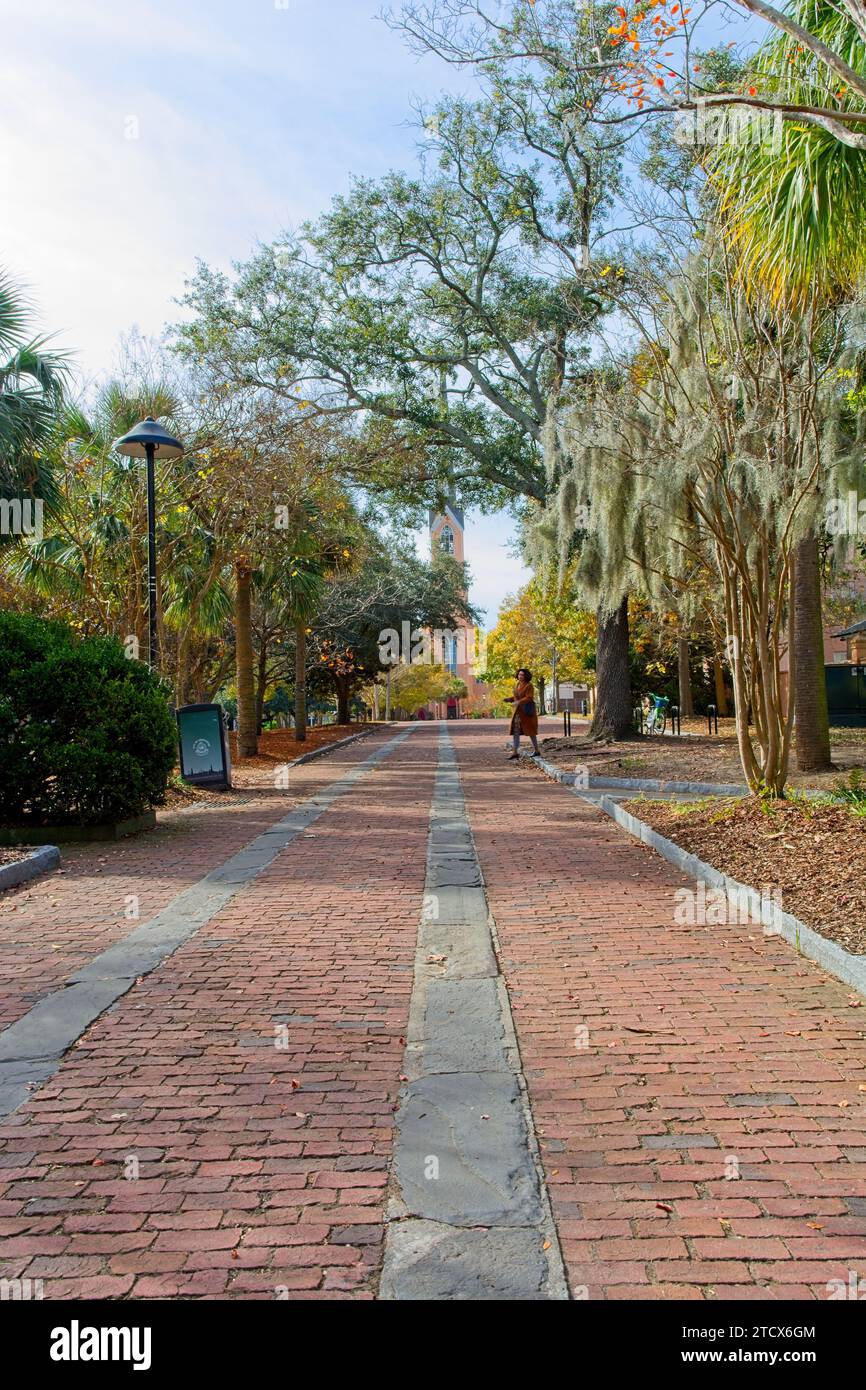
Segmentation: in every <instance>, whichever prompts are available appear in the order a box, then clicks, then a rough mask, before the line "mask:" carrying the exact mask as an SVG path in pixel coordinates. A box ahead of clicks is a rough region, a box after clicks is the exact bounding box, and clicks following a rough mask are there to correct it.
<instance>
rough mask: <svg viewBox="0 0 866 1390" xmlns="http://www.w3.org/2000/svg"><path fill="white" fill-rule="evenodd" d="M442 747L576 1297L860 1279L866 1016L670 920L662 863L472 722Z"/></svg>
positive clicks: (773, 943)
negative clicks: (452, 762)
mask: <svg viewBox="0 0 866 1390" xmlns="http://www.w3.org/2000/svg"><path fill="white" fill-rule="evenodd" d="M491 743H492V745H493V746H492V747H491ZM455 744H456V747H457V750H458V755H459V761H460V766H461V772H462V775H463V786H464V794H465V796H466V800H467V805H468V808H469V815H470V820H471V822H472V825H473V829H474V832H475V838H476V846H477V849H478V853H479V858H480V861H481V865H482V868H483V870H484V874H485V879H486V883H487V892H488V897H489V900H490V905H491V908H492V910H493V914H494V917H495V919H496V923H497V928H498V933H499V939H500V944H501V949H502V958H503V968H504V973H505V976H506V980H507V983H508V988H509V994H510V998H511V1002H512V1009H513V1011H514V1019H515V1023H516V1026H517V1032H518V1037H519V1039H520V1044H521V1052H522V1056H523V1064H524V1068H525V1073H526V1077H527V1081H528V1085H529V1091H530V1096H531V1099H532V1107H533V1113H534V1116H535V1122H536V1125H537V1127H538V1130H539V1134H540V1140H541V1144H542V1152H543V1159H544V1168H545V1174H546V1177H547V1182H548V1185H549V1189H550V1193H551V1197H552V1200H553V1204H554V1212H555V1215H556V1218H557V1224H558V1228H559V1233H560V1238H561V1243H562V1249H563V1255H564V1258H565V1262H566V1268H567V1273H568V1278H569V1282H570V1285H571V1288H572V1291H573V1292H575V1291H577V1292H578V1296H584V1295H583V1294H582V1293H581V1290H582V1289H583V1288H585V1289H586V1290H587V1291H588V1296H589V1297H590V1298H602V1297H604V1298H626V1299H633V1298H687V1299H697V1298H702V1297H714V1298H736V1299H742V1298H797V1299H810V1298H813V1297H815V1298H822V1299H826V1298H827V1297H828V1291H827V1282H828V1281H829V1280H833V1279H842V1280H843V1281H845V1283H846V1284H847V1282H848V1278H849V1271H850V1270H852V1269H854V1270H857V1271H859V1276H860V1278H863V1277H864V1275H866V1041H864V1029H866V1019H864V1013H866V1006H862V1007H861V1006H859V1005H858V1000H857V997H856V996H853V995H852V993H851V991H850V989H848V987H847V986H845V985H843V984H841V983H839V982H838V981H836V980H833V979H831V978H829V977H827V976H825V975H824V974H823V973H822V972H821V971H820V970H819V969H818V968H817V967H815V966H813V965H812V964H810V963H809V962H808V961H806V960H804V959H801V958H800V957H798V956H797V955H796V953H795V952H794V951H793V950H792V948H791V947H790V946H788V945H787V944H786V943H785V942H784V941H782V940H781V939H779V938H768V939H767V938H764V937H763V936H762V933H761V929H760V927H759V926H728V927H718V926H709V927H688V926H678V925H677V924H676V923H675V921H674V907H675V900H674V890H675V889H676V888H678V887H683V886H687V885H688V884H689V881H688V880H687V879H685V878H684V877H682V876H681V875H680V874H679V873H677V871H676V870H674V869H673V868H672V867H671V866H670V865H669V864H667V863H666V862H665V861H663V860H661V859H660V858H659V857H658V856H656V855H655V854H653V852H652V851H650V850H648V849H646V848H644V847H643V846H639V845H637V844H636V843H635V842H634V841H632V840H630V839H629V838H628V837H627V836H625V835H624V834H623V832H622V831H620V830H619V829H618V828H617V827H615V826H614V825H613V823H612V822H611V821H610V820H608V819H607V817H605V816H603V815H602V814H601V813H600V812H598V811H596V810H595V809H594V808H592V807H590V806H588V805H587V804H586V803H585V802H581V801H579V800H578V799H577V798H576V797H574V796H573V795H571V794H569V793H568V792H567V791H566V790H564V789H562V788H561V787H559V786H557V785H555V784H553V783H551V782H549V781H548V780H547V779H546V778H544V777H543V776H542V775H541V774H539V773H537V772H534V771H532V770H531V769H529V768H526V769H520V771H517V772H514V771H510V770H509V771H506V769H510V768H511V767H513V765H509V764H505V765H504V767H503V766H500V765H499V760H500V759H501V758H502V757H504V754H503V753H502V752H501V750H500V746H499V742H498V741H493V740H491V739H490V738H489V737H487V738H485V737H484V736H481V735H479V733H477V732H476V730H475V729H474V728H473V727H472V726H471V725H469V726H465V725H461V726H460V727H459V728H458V730H457V737H456V738H455ZM691 886H692V887H693V886H694V885H693V884H691ZM853 1005H858V1006H857V1007H854V1006H853ZM583 1029H586V1030H587V1031H586V1032H585V1033H584V1032H582V1031H578V1030H583ZM750 1100H751V1102H752V1103H751V1104H750V1103H749V1102H750ZM726 1160H727V1161H728V1167H727V1169H726ZM726 1171H739V1178H738V1179H736V1180H729V1179H727V1178H726Z"/></svg>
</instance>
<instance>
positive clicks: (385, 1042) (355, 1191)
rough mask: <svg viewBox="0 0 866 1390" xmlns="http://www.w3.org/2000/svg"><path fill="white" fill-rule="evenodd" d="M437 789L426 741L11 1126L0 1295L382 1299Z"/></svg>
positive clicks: (381, 772) (378, 773)
mask: <svg viewBox="0 0 866 1390" xmlns="http://www.w3.org/2000/svg"><path fill="white" fill-rule="evenodd" d="M314 766H315V764H314ZM434 768H435V736H434V734H433V732H432V731H425V730H424V729H423V728H419V729H418V730H417V731H414V732H413V734H412V737H411V738H409V739H407V740H404V741H403V742H402V743H400V744H399V745H397V746H396V747H395V748H393V749H392V751H391V752H390V755H389V756H388V757H387V758H384V759H383V760H381V761H380V762H379V763H378V765H376V766H374V767H372V768H371V769H370V770H369V772H368V773H367V774H366V775H364V776H361V777H359V778H358V779H357V780H356V781H355V782H354V784H353V785H352V786H350V787H349V788H348V789H347V790H346V792H345V794H344V795H343V796H341V797H340V799H339V800H337V801H335V802H334V803H333V804H332V805H331V806H330V808H329V809H328V810H327V811H326V813H324V814H322V815H321V816H320V818H319V819H318V820H317V822H316V823H315V825H314V826H313V828H312V830H306V831H304V832H303V833H302V834H300V835H298V836H297V838H296V839H295V840H294V841H293V842H292V843H291V844H289V845H288V846H287V847H286V848H285V849H283V850H282V851H281V852H280V853H279V854H278V855H277V857H276V858H275V859H274V860H273V862H272V863H271V864H270V866H269V867H268V868H265V869H263V870H262V871H261V872H260V873H259V874H258V875H257V876H256V877H255V878H254V879H253V880H251V881H250V882H249V883H248V884H246V886H244V887H242V889H241V891H240V892H238V893H237V894H236V895H235V896H234V897H233V898H232V900H231V901H230V902H228V903H227V904H226V906H225V907H223V909H222V910H221V911H220V912H219V913H218V914H217V915H216V916H215V917H214V918H213V919H212V921H211V922H210V923H209V924H208V925H207V926H205V927H203V928H202V929H201V930H200V931H198V932H197V933H196V934H195V935H193V936H192V937H190V938H189V939H188V940H187V941H186V942H184V943H183V944H182V945H180V946H179V947H178V948H177V950H176V951H175V952H174V953H173V954H172V955H171V956H170V957H168V958H167V959H166V960H165V961H164V962H163V963H162V964H161V965H160V966H159V967H158V968H157V969H155V970H154V971H153V972H152V973H151V974H149V975H148V976H146V977H145V978H144V979H142V980H140V981H139V982H137V983H135V984H134V985H133V986H132V988H131V989H130V990H129V992H128V993H127V994H126V995H125V996H124V997H122V998H121V999H119V1000H118V1001H117V1003H116V1004H115V1006H114V1007H113V1008H112V1009H111V1010H110V1011H109V1012H107V1013H105V1014H103V1015H102V1017H100V1018H99V1019H98V1020H97V1021H96V1023H95V1024H94V1025H93V1026H92V1027H91V1028H90V1029H89V1030H88V1031H87V1033H85V1035H84V1036H83V1037H82V1038H81V1039H80V1041H79V1042H78V1043H77V1044H76V1045H75V1046H74V1047H73V1048H72V1050H71V1051H70V1052H69V1053H67V1055H66V1056H65V1057H64V1059H63V1061H62V1063H61V1065H60V1067H59V1070H57V1072H56V1074H55V1075H54V1076H53V1078H52V1079H50V1080H49V1081H48V1082H47V1084H45V1085H44V1086H43V1087H42V1089H41V1090H39V1091H38V1092H37V1093H36V1094H34V1096H33V1097H32V1099H31V1100H30V1101H28V1102H27V1104H26V1105H24V1106H23V1107H22V1108H21V1109H20V1110H19V1111H18V1112H16V1114H14V1115H11V1116H9V1117H8V1119H7V1120H6V1121H5V1122H3V1123H2V1124H0V1238H2V1255H0V1275H2V1276H5V1277H11V1278H14V1277H21V1276H25V1271H27V1270H29V1271H31V1274H30V1277H33V1278H43V1279H44V1281H45V1289H44V1294H45V1298H46V1299H59V1298H69V1297H71V1298H87V1297H96V1298H101V1297H110V1298H124V1297H127V1296H131V1297H133V1298H174V1297H183V1298H207V1297H219V1298H222V1297H244V1298H248V1297H252V1298H261V1299H274V1298H283V1297H289V1298H292V1299H294V1298H355V1297H358V1298H365V1297H372V1295H373V1292H374V1289H375V1286H376V1282H377V1274H378V1267H379V1263H380V1252H381V1241H382V1233H383V1229H384V1199H385V1185H386V1178H387V1172H388V1166H389V1156H390V1143H391V1131H392V1127H393V1121H394V1110H395V1108H396V1104H397V1099H398V1095H399V1090H400V1079H399V1078H400V1072H401V1069H402V1065H403V1053H404V1050H405V1039H406V1028H407V1023H408V1016H409V1001H410V996H411V991H412V978H413V962H414V958H415V952H416V946H417V929H418V913H419V905H420V904H421V901H422V896H423V889H424V859H425V848H426V842H427V833H428V827H429V808H430V797H431V792H432V779H433V773H434ZM131 1171H132V1173H133V1174H137V1176H136V1175H133V1176H129V1174H130V1172H131ZM25 1277H26V1276H25Z"/></svg>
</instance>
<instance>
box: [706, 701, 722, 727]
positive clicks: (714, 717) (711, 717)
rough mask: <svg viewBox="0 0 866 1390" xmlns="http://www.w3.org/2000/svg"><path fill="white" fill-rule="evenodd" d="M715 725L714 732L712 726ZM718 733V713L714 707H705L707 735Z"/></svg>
mask: <svg viewBox="0 0 866 1390" xmlns="http://www.w3.org/2000/svg"><path fill="white" fill-rule="evenodd" d="M714 724H715V730H714V729H713V725H714ZM714 732H715V733H718V732H719V712H718V710H717V709H716V706H715V705H707V733H708V734H711V733H714Z"/></svg>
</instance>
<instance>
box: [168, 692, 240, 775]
mask: <svg viewBox="0 0 866 1390" xmlns="http://www.w3.org/2000/svg"><path fill="white" fill-rule="evenodd" d="M176 714H177V732H178V740H179V743H180V775H181V777H182V778H183V780H184V781H185V782H189V783H191V784H192V785H193V786H196V787H230V786H231V784H232V760H231V752H230V749H229V741H228V736H227V734H226V726H225V720H224V719H223V708H222V705H184V706H183V708H182V709H179V710H177V711H176Z"/></svg>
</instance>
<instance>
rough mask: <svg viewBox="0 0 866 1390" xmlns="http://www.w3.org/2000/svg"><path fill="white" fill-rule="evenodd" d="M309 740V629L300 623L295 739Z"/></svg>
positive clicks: (296, 676) (296, 639) (296, 659)
mask: <svg viewBox="0 0 866 1390" xmlns="http://www.w3.org/2000/svg"><path fill="white" fill-rule="evenodd" d="M306 738H307V629H306V628H305V627H304V624H303V623H299V624H298V626H297V628H296V629H295V739H296V741H297V742H298V743H304V742H306Z"/></svg>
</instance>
